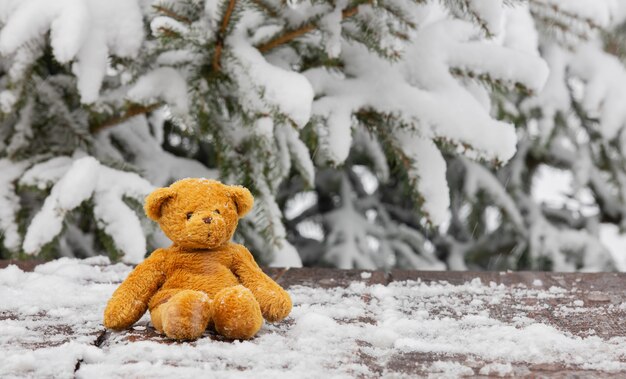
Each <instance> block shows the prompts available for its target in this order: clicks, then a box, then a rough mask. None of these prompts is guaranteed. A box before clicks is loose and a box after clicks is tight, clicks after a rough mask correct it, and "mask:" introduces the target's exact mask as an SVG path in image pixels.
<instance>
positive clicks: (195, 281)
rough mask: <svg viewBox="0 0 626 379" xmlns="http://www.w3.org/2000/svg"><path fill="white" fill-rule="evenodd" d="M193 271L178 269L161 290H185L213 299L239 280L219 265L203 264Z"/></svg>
mask: <svg viewBox="0 0 626 379" xmlns="http://www.w3.org/2000/svg"><path fill="white" fill-rule="evenodd" d="M202 266H203V267H201V268H195V269H194V270H185V269H180V270H177V271H175V272H174V273H172V275H170V276H169V277H168V278H167V280H166V281H165V284H164V285H163V286H162V287H161V290H168V289H187V290H195V291H202V292H204V293H206V294H207V295H209V297H211V298H212V297H213V296H214V295H215V294H216V293H217V292H219V291H220V290H221V289H224V288H226V287H232V286H236V285H238V284H240V283H239V279H237V277H236V276H235V275H234V274H233V273H232V271H230V270H229V269H228V268H227V267H225V266H223V265H221V264H219V263H212V264H205V265H202Z"/></svg>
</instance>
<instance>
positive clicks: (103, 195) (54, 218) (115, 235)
mask: <svg viewBox="0 0 626 379" xmlns="http://www.w3.org/2000/svg"><path fill="white" fill-rule="evenodd" d="M75 158H76V159H75V160H73V161H71V165H68V166H66V171H65V173H63V175H62V176H61V177H60V178H59V180H58V181H57V182H56V183H55V184H54V186H53V187H52V190H51V191H50V195H49V196H48V197H47V198H46V200H45V202H44V205H43V207H42V208H41V210H40V211H39V212H38V213H37V214H36V215H35V217H34V218H33V220H32V221H31V223H30V225H29V227H28V229H27V231H26V236H25V237H24V241H23V243H22V248H23V249H24V252H25V253H26V254H30V255H34V254H38V253H39V252H40V251H41V249H42V248H43V247H44V246H45V245H46V244H48V243H49V242H51V241H52V240H53V239H54V238H55V237H56V236H57V235H59V233H61V230H62V228H63V222H64V219H65V216H66V214H67V212H69V211H71V210H73V209H75V208H77V207H78V206H79V205H80V204H81V203H83V202H84V201H86V200H88V199H90V198H92V199H93V201H94V208H93V212H94V217H95V219H96V220H97V222H98V227H99V228H100V229H101V230H103V231H104V232H105V233H106V234H108V235H109V236H111V238H112V239H113V241H114V243H115V245H116V247H117V248H118V249H119V250H120V251H121V252H122V253H123V254H124V256H123V258H122V259H123V260H124V261H125V262H129V263H138V262H140V261H141V260H142V259H143V257H144V256H145V254H146V241H145V237H144V234H143V230H142V227H141V223H140V221H139V219H138V216H137V214H136V213H135V212H134V211H132V210H131V209H130V208H129V207H128V205H127V204H126V203H124V200H123V197H124V196H127V197H130V198H134V199H135V200H137V201H139V202H143V198H144V197H145V196H146V195H147V194H148V193H150V192H151V191H152V189H153V186H152V185H151V184H150V183H149V182H147V181H146V180H145V179H143V178H141V177H139V176H138V175H137V174H134V173H130V172H123V171H117V170H114V169H112V168H109V167H107V166H104V165H102V164H100V162H98V161H97V160H96V159H95V158H93V157H91V156H83V157H80V156H77V157H75ZM56 163H58V159H56V161H54V162H53V163H50V162H48V163H47V165H48V166H51V165H53V164H56ZM67 163H70V162H67ZM43 173H44V178H43V180H46V179H49V178H50V176H49V175H48V174H47V172H45V171H43ZM31 175H33V171H31ZM30 178H32V176H31V177H30ZM31 180H33V181H34V179H31ZM38 181H40V182H41V180H38Z"/></svg>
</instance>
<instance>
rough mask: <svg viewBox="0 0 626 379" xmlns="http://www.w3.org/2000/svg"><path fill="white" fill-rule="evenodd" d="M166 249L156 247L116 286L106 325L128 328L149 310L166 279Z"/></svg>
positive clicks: (108, 308) (109, 304) (109, 305)
mask: <svg viewBox="0 0 626 379" xmlns="http://www.w3.org/2000/svg"><path fill="white" fill-rule="evenodd" d="M164 253H165V251H164V250H163V249H157V250H155V251H154V252H153V253H152V254H151V255H150V256H149V257H148V258H147V259H146V260H144V261H143V262H141V263H140V264H139V265H137V267H135V269H134V270H133V271H132V272H131V273H130V274H129V275H128V277H127V278H126V279H125V280H124V282H122V284H121V285H120V286H119V287H117V289H116V290H115V292H113V296H111V300H109V303H108V304H107V306H106V309H105V310H104V326H105V327H107V328H109V329H125V328H128V327H129V326H131V325H132V324H134V323H135V322H136V321H137V320H139V319H140V318H141V316H143V314H144V313H145V312H146V309H148V302H149V301H150V298H151V297H152V296H153V295H154V293H155V292H156V291H157V290H158V289H159V287H161V285H162V284H163V282H164V281H165V273H164V270H163V263H164V262H163V261H164V258H165V254H164Z"/></svg>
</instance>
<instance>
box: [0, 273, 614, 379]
mask: <svg viewBox="0 0 626 379" xmlns="http://www.w3.org/2000/svg"><path fill="white" fill-rule="evenodd" d="M9 263H13V264H17V265H18V266H19V267H21V268H22V269H23V270H24V271H32V270H33V269H34V268H35V267H36V266H37V264H38V263H39V262H15V261H11V262H9V261H0V268H4V267H6V266H7V265H8V264H9ZM266 272H267V273H268V274H269V275H270V276H272V277H273V278H274V279H275V280H276V281H277V282H278V283H280V284H281V285H282V286H284V287H285V288H287V289H288V290H290V292H291V291H292V290H293V291H295V292H298V291H305V290H308V289H310V288H317V289H328V290H329V291H335V290H336V289H343V291H344V292H341V293H343V295H341V296H344V297H346V296H348V295H349V290H350V289H351V288H352V289H354V288H359V291H361V290H362V289H363V288H375V289H376V290H377V291H379V290H380V291H383V289H384V288H401V290H402V291H408V290H409V289H406V288H404V287H398V286H402V285H404V284H403V283H405V281H409V282H408V283H413V282H412V281H417V282H416V283H421V284H420V285H421V286H422V287H420V288H422V289H423V290H424V291H426V292H424V293H426V294H427V295H424V296H430V295H428V291H430V289H431V288H435V289H437V291H444V292H441V293H442V294H443V295H436V296H439V297H436V298H435V299H436V301H437V303H430V304H429V305H428V312H427V313H428V314H427V315H426V316H424V317H426V318H428V319H429V320H430V319H443V320H452V321H451V322H453V320H454V319H461V318H463V317H465V316H466V314H465V313H463V312H465V311H464V309H466V308H465V307H470V308H467V309H477V310H480V312H482V313H480V314H483V315H486V317H488V318H489V320H492V322H499V323H501V324H499V325H507V324H511V325H513V324H515V325H516V328H519V327H520V326H519V325H526V324H533V323H536V324H541V325H544V326H546V327H550V328H554V329H556V330H557V331H559V332H562V333H565V334H566V335H568V336H570V337H571V338H572V339H575V340H577V339H580V340H581V341H583V342H584V341H587V340H585V339H588V338H590V337H593V338H597V339H598V340H599V341H613V342H612V343H614V344H615V346H621V342H620V341H621V340H620V338H622V337H624V341H625V342H624V345H625V349H626V327H625V323H624V317H625V316H626V295H625V292H624V288H625V285H626V274H622V273H567V274H566V273H547V272H449V271H447V272H421V271H402V270H394V271H391V272H389V273H383V272H378V271H374V272H365V271H361V270H335V269H325V268H302V269H271V268H268V269H266ZM1 277H2V271H0V278H1ZM477 278H478V279H477ZM467 283H473V285H474V287H467V286H468V284H467ZM435 285H436V286H439V287H436V286H435ZM429 286H435V287H429ZM455 286H461V287H458V288H459V289H460V290H458V291H457V290H455V288H457V287H455ZM462 286H465V287H462ZM466 287H467V288H470V289H471V288H477V289H478V290H477V292H476V295H471V296H470V295H467V294H465V293H464V291H465V290H464V289H465V288H466ZM407 288H408V287H407ZM416 288H417V287H416ZM489 288H492V289H494V291H493V293H491V292H489ZM346 291H347V292H346ZM445 291H448V292H445ZM337 293H339V292H337ZM552 294H554V296H552ZM377 296H378V295H377V292H375V291H365V290H363V294H362V295H360V299H359V301H361V303H362V304H366V305H367V304H369V303H372V302H375V303H376V304H378V303H379V302H381V301H382V300H381V299H382V297H380V298H379V297H377ZM433 296H435V295H433ZM446 299H451V301H450V302H448V301H445V300H446ZM490 299H491V300H490ZM496 300H497V301H496ZM307 301H308V302H309V303H310V304H313V303H315V301H312V300H310V299H309V300H307ZM322 302H323V300H322ZM473 302H477V303H476V304H473ZM418 303H419V304H421V303H422V302H421V301H416V300H415V299H412V300H410V301H408V302H404V303H397V304H402V305H397V304H396V308H397V309H396V310H395V311H396V312H397V313H398V312H399V314H402V313H403V312H404V314H406V315H414V314H416V313H414V312H417V307H418V306H422V307H423V306H424V304H421V305H419V304H418ZM470 303H471V305H470ZM337 304H339V305H337ZM337 304H335V305H332V306H333V307H337V306H341V305H340V304H341V300H338V303H337ZM380 304H382V303H380ZM296 305H298V304H296ZM323 305H324V304H321V305H320V304H317V305H315V306H319V307H323ZM307 306H308V305H307ZM311 307H313V306H311ZM455 308H457V309H455ZM373 309H376V310H381V311H384V310H385V307H384V304H382V305H380V306H379V305H376V307H375V308H373ZM459 310H460V311H459ZM412 312H413V313H412ZM455 312H456V313H455ZM374 313H375V312H374ZM28 317H35V318H36V317H41V318H46V317H47V316H46V315H45V314H41V315H37V314H34V315H23V314H19V313H16V312H15V311H11V310H4V311H0V336H2V333H3V332H2V325H3V324H2V323H3V322H5V321H10V320H21V319H24V318H28ZM377 317H378V316H376V315H374V314H371V312H370V314H365V316H359V317H355V318H350V316H346V317H343V318H341V319H339V320H338V321H337V322H338V323H339V324H350V323H354V324H359V325H365V326H369V329H367V328H365V329H364V330H375V329H373V328H372V327H374V328H375V327H376V325H377V323H381V320H380V319H378V318H377ZM407 317H408V318H410V317H412V316H407ZM521 319H523V320H526V321H523V322H522V323H521V324H520V322H521V321H519V320H521ZM524 322H525V323H526V324H524ZM294 324H296V321H294V320H292V319H287V320H285V321H284V322H282V323H280V324H278V325H276V326H273V327H272V328H271V329H270V330H269V331H268V332H267V333H276V334H281V335H284V334H285V333H288V332H289V330H290V329H291V328H294ZM75 329H76V328H75V326H74V325H63V324H62V323H59V322H58V320H57V321H55V322H51V324H50V326H49V327H47V328H43V329H42V330H41V331H40V333H39V334H37V335H39V336H40V337H41V338H40V340H39V341H36V340H32V339H31V340H29V341H21V340H19V338H17V339H15V340H14V341H13V342H12V340H11V339H6V338H5V339H3V340H0V355H2V354H3V351H5V350H6V351H9V350H11V349H13V348H14V347H15V346H22V347H24V346H27V347H28V348H29V349H38V348H40V347H42V346H46V345H47V344H48V345H49V344H63V343H67V342H68V341H72V340H74V339H81V341H87V340H91V343H92V344H93V346H94V347H95V348H96V349H99V350H100V351H102V353H103V354H104V355H107V354H108V353H109V352H110V351H113V350H111V349H114V348H117V347H119V345H120V344H126V345H131V346H132V344H134V343H138V342H140V341H156V342H158V343H159V344H168V345H176V344H179V342H175V341H170V340H167V339H165V338H163V337H162V336H160V335H158V334H157V333H156V332H155V330H154V329H153V328H152V327H151V326H150V325H149V324H148V323H146V322H143V323H141V324H140V325H139V327H137V328H135V329H131V330H128V331H126V332H123V333H111V332H109V331H106V330H104V329H103V328H102V327H101V325H100V326H96V327H94V328H93V331H92V333H91V334H87V335H86V336H85V332H84V331H83V332H82V334H81V335H80V336H78V335H77V334H76V330H75ZM52 337H54V338H52ZM396 338H397V337H396ZM204 339H205V342H206V340H208V339H211V340H215V341H219V343H230V342H228V341H226V342H225V341H224V340H223V339H222V338H220V337H219V336H217V335H215V334H214V333H211V332H207V333H206V334H205V337H204ZM496 342H498V341H494V343H496ZM372 343H373V342H372V341H371V339H370V340H368V339H367V338H364V339H363V340H362V341H361V340H358V338H357V341H356V344H355V346H357V347H356V348H355V350H354V351H352V352H350V353H349V354H348V355H346V356H347V357H349V358H348V359H349V360H351V362H348V363H350V364H354V365H355V367H362V369H358V370H357V371H349V370H348V371H347V372H348V376H355V377H380V376H383V377H416V376H429V375H430V376H434V377H440V376H452V377H455V376H460V375H465V376H484V377H493V376H498V375H500V376H508V377H511V376H515V377H519V376H521V377H544V376H548V377H560V378H569V377H572V378H573V377H598V378H606V377H626V371H624V370H623V367H617V368H616V367H612V368H610V367H609V368H608V371H603V370H602V367H597V366H593V365H592V366H589V365H585V364H580V363H577V362H567V361H559V360H556V361H554V362H543V363H536V362H523V361H516V360H515V359H512V360H511V361H509V362H506V367H505V370H504V371H502V372H498V370H495V371H489V367H492V366H493V365H494V364H496V365H497V364H498V362H500V359H496V360H491V359H490V358H489V356H485V355H484V354H482V353H480V352H479V353H478V354H476V355H474V354H472V353H471V348H470V349H469V350H468V349H466V350H465V352H462V353H458V352H451V353H446V352H445V351H444V352H441V351H437V349H433V350H432V351H428V349H426V350H424V349H423V348H420V349H417V350H415V349H411V348H408V349H406V348H404V349H403V348H398V346H400V345H402V344H401V343H399V341H398V340H397V339H396V342H395V344H392V345H390V346H389V347H388V350H387V351H388V352H387V353H385V357H384V359H383V358H381V356H380V352H381V351H385V349H384V348H380V346H379V347H376V346H372ZM187 344H188V343H187ZM192 346H193V343H192ZM408 346H409V347H410V344H409V345H408ZM494 346H496V345H494ZM525 348H526V347H525V346H523V345H520V346H519V349H521V350H523V349H525ZM372 351H377V352H378V353H376V354H372V353H371V352H372ZM468 352H469V353H468ZM496 353H497V352H496ZM614 354H615V353H614ZM92 355H93V354H92ZM496 355H497V354H496ZM98 359H101V358H98ZM1 360H2V358H0V366H1V362H2V361H1ZM618 361H619V363H621V364H624V367H626V356H619V357H618ZM613 363H614V364H617V363H618V362H616V361H615V357H613ZM162 364H164V365H168V367H170V369H171V368H172V367H175V366H177V361H176V359H175V358H174V359H173V360H172V361H169V362H165V363H162ZM341 364H342V365H345V364H346V362H345V358H344V361H342V363H341ZM457 364H458V365H457ZM83 365H85V366H86V364H84V363H83V359H82V358H78V359H76V362H75V365H74V374H75V375H77V376H79V377H88V376H90V375H89V373H93V372H97V371H93V368H92V371H89V370H87V368H86V367H83ZM455 365H456V366H455ZM490 365H491V366H490ZM457 366H458V367H457ZM224 367H225V368H224V370H226V371H225V372H228V370H231V371H232V372H233V373H236V372H238V371H239V372H245V371H247V370H250V367H228V365H226V366H224ZM454 367H457V368H460V370H457V371H454V370H452V371H446V370H448V369H449V368H454ZM493 367H496V366H493ZM335 369H339V368H338V367H326V368H325V370H326V372H327V373H330V374H333V373H335V371H333V370H335ZM439 369H441V370H439ZM285 370H286V371H285V372H286V373H287V374H288V373H289V369H288V368H286V369H285ZM438 370H439V371H438ZM337 373H340V374H345V373H346V371H342V372H339V371H337ZM350 373H352V374H350ZM17 375H18V376H19V375H20V374H19V373H18V374H17ZM24 375H25V376H28V375H29V374H28V372H26V373H25V374H24ZM0 376H1V375H0ZM35 376H36V375H35ZM226 376H228V375H226ZM286 377H288V376H286Z"/></svg>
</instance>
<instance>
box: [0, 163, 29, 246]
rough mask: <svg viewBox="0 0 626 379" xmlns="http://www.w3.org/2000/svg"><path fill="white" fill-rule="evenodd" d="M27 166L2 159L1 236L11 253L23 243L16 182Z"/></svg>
mask: <svg viewBox="0 0 626 379" xmlns="http://www.w3.org/2000/svg"><path fill="white" fill-rule="evenodd" d="M26 166H27V164H26V162H20V163H14V162H11V161H10V160H9V159H6V158H4V159H0V172H1V173H2V175H0V235H2V242H3V245H4V247H6V248H7V249H8V250H10V251H13V250H15V249H17V248H18V247H19V245H20V242H21V236H20V234H19V232H18V224H17V217H16V216H17V212H18V210H19V197H18V196H17V194H16V193H15V181H16V180H17V179H18V178H19V177H20V175H22V173H23V172H24V169H25V168H26Z"/></svg>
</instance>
